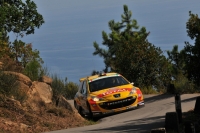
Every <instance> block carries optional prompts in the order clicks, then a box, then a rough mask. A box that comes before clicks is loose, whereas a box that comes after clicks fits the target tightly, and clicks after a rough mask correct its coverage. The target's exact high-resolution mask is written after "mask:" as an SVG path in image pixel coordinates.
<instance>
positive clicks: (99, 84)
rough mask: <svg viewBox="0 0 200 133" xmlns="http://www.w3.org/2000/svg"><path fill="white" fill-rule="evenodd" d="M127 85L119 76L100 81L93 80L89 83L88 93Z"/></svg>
mask: <svg viewBox="0 0 200 133" xmlns="http://www.w3.org/2000/svg"><path fill="white" fill-rule="evenodd" d="M126 84H129V82H128V81H126V80H125V79H124V78H123V77H121V76H114V77H106V78H102V79H98V80H95V81H93V82H90V83H89V88H90V92H94V91H99V90H103V89H107V88H112V87H116V86H120V85H126Z"/></svg>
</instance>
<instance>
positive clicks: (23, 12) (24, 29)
mask: <svg viewBox="0 0 200 133" xmlns="http://www.w3.org/2000/svg"><path fill="white" fill-rule="evenodd" d="M0 11H1V17H0V18H1V19H0V29H4V30H5V31H7V32H14V33H16V34H17V36H21V37H23V34H26V35H28V34H34V31H35V28H39V27H40V26H41V25H42V24H43V23H44V20H43V17H42V15H41V14H39V13H38V12H37V6H36V4H35V3H34V2H33V1H31V0H26V1H25V2H24V1H22V0H3V1H1V3H0Z"/></svg>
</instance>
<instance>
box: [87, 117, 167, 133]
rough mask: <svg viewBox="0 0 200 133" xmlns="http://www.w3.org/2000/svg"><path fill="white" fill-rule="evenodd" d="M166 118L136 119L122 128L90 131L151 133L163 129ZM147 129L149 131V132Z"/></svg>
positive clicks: (126, 122) (127, 122)
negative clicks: (152, 130) (153, 130)
mask: <svg viewBox="0 0 200 133" xmlns="http://www.w3.org/2000/svg"><path fill="white" fill-rule="evenodd" d="M164 117H165V116H158V117H149V118H144V119H136V120H130V121H125V122H123V124H122V126H118V127H109V128H102V129H97V130H88V131H90V132H102V133H103V132H123V133H130V132H133V133H137V131H139V132H140V133H149V132H150V131H151V129H153V128H158V127H160V128H163V127H164ZM149 123H151V124H149ZM147 129H149V130H148V131H147Z"/></svg>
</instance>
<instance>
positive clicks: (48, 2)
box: [22, 0, 200, 83]
mask: <svg viewBox="0 0 200 133" xmlns="http://www.w3.org/2000/svg"><path fill="white" fill-rule="evenodd" d="M33 1H34V2H35V3H36V4H37V7H38V12H39V13H40V14H42V15H43V17H44V20H45V23H44V24H43V25H42V26H41V27H40V29H37V30H36V31H35V34H33V35H29V36H25V37H24V38H22V40H23V41H25V42H26V43H32V44H33V48H34V49H37V50H39V51H40V56H41V57H42V59H43V60H44V62H45V63H44V66H45V67H47V68H48V71H49V72H50V73H52V74H57V75H58V76H59V77H60V78H63V79H64V78H65V77H67V78H68V81H72V82H76V83H78V82H79V78H81V77H85V76H88V75H90V74H91V72H92V71H93V70H98V71H100V70H102V69H103V68H104V63H103V59H102V58H101V57H99V56H93V54H92V53H93V52H94V47H93V42H94V41H96V42H97V43H98V44H99V45H100V46H102V45H101V43H102V41H103V40H102V34H101V33H102V31H106V32H107V33H110V30H109V27H108V22H109V21H110V20H115V22H118V21H121V14H123V5H124V4H126V5H127V6H128V8H129V10H131V11H132V19H136V20H137V22H138V25H140V27H142V26H143V27H146V29H147V31H150V35H149V36H148V40H149V42H151V43H152V44H154V45H155V46H157V47H160V48H161V49H162V50H163V51H164V50H171V49H172V48H173V46H174V45H175V44H177V45H178V46H179V50H181V49H182V48H183V47H184V42H185V41H189V42H192V40H191V39H190V38H189V37H187V32H186V22H187V20H188V19H189V11H192V13H194V14H198V15H200V1H199V0H191V1H189V0H187V1H186V0H166V1H164V0H162V1H161V0H33Z"/></svg>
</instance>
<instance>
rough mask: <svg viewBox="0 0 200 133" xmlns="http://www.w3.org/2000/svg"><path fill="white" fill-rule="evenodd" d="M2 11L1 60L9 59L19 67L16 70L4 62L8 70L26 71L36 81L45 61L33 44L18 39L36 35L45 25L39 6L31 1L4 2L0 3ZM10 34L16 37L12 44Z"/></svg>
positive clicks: (0, 31)
mask: <svg viewBox="0 0 200 133" xmlns="http://www.w3.org/2000/svg"><path fill="white" fill-rule="evenodd" d="M0 11H1V14H0V17H1V19H0V43H1V45H0V59H2V60H5V58H9V59H10V62H13V63H11V64H16V66H18V67H16V68H15V69H14V68H12V67H10V65H9V63H6V62H3V63H4V64H8V66H9V67H6V70H9V69H10V71H16V72H22V71H23V69H24V71H23V72H24V74H27V76H30V78H31V79H34V80H36V79H37V78H38V77H36V75H40V73H35V72H40V70H41V69H42V66H41V65H42V64H43V60H42V58H40V56H39V51H38V50H33V49H32V44H25V42H23V41H21V40H18V37H23V36H24V35H29V34H34V31H35V29H36V28H39V27H40V26H41V25H42V24H43V23H44V20H43V17H42V15H41V14H39V13H38V12H37V6H36V4H35V3H34V2H33V1H31V0H26V1H21V0H3V1H1V2H0ZM9 32H13V33H15V35H16V39H15V40H14V42H12V43H10V42H9V37H8V36H7V33H9ZM11 60H13V61H11ZM14 62H15V63H14ZM27 64H28V66H27ZM17 69H18V70H17ZM33 74H34V75H33Z"/></svg>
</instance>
